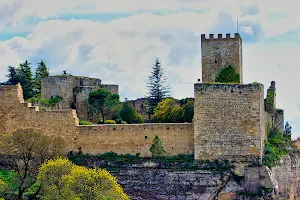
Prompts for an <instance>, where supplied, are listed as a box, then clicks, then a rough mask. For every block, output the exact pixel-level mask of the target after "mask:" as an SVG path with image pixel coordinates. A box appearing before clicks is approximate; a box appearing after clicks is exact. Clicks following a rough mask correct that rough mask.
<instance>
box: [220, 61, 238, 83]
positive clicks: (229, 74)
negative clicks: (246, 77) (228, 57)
mask: <svg viewBox="0 0 300 200" xmlns="http://www.w3.org/2000/svg"><path fill="white" fill-rule="evenodd" d="M215 81H216V82H220V83H239V82H240V74H239V73H237V72H236V71H235V69H234V68H233V66H232V65H225V66H224V67H223V69H222V70H221V71H220V73H219V74H218V76H217V77H216V80H215Z"/></svg>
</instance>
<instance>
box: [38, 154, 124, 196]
mask: <svg viewBox="0 0 300 200" xmlns="http://www.w3.org/2000/svg"><path fill="white" fill-rule="evenodd" d="M37 180H38V182H39V183H41V186H42V188H41V192H42V195H43V199H120V200H122V199H124V200H125V199H126V200H127V199H129V198H128V196H127V195H126V194H125V193H124V191H123V188H122V187H121V186H120V185H119V184H118V182H117V180H116V178H115V177H114V176H112V175H111V174H110V173H109V172H108V171H107V170H105V169H88V168H86V167H82V166H77V165H74V164H73V163H71V162H70V161H69V160H67V159H62V158H59V159H56V160H50V161H48V162H47V163H44V164H43V165H42V166H41V167H40V169H39V174H38V178H37Z"/></svg>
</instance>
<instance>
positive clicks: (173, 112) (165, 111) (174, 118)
mask: <svg viewBox="0 0 300 200" xmlns="http://www.w3.org/2000/svg"><path fill="white" fill-rule="evenodd" d="M153 119H154V121H155V122H158V123H179V122H182V121H184V110H183V108H182V107H180V106H179V105H176V101H175V99H173V98H167V99H165V100H163V101H162V102H160V103H158V105H157V107H155V108H154V115H153Z"/></svg>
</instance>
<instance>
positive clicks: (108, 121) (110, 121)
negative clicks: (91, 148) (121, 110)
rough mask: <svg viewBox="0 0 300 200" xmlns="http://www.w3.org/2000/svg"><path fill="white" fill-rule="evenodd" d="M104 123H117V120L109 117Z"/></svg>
mask: <svg viewBox="0 0 300 200" xmlns="http://www.w3.org/2000/svg"><path fill="white" fill-rule="evenodd" d="M104 123H105V124H116V121H115V120H112V119H108V120H105V122H104Z"/></svg>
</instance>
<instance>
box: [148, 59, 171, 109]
mask: <svg viewBox="0 0 300 200" xmlns="http://www.w3.org/2000/svg"><path fill="white" fill-rule="evenodd" d="M166 81H167V77H166V76H165V71H164V70H163V68H162V67H161V62H160V61H159V59H158V58H156V60H155V64H154V65H153V67H152V71H151V74H150V76H149V78H148V86H147V87H148V89H149V91H148V98H149V105H150V108H149V111H148V113H149V114H153V111H154V107H156V106H157V104H158V103H159V102H161V101H162V100H163V99H164V98H166V97H169V95H170V86H169V85H167V84H166Z"/></svg>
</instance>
